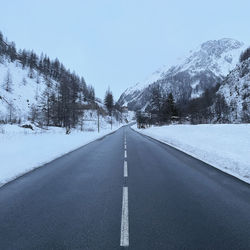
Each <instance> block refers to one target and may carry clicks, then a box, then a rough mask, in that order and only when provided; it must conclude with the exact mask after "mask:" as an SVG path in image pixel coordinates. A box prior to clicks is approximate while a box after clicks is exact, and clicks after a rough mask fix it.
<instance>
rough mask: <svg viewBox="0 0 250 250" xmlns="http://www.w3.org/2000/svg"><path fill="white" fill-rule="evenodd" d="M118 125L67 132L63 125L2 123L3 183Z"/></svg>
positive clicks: (0, 174)
mask: <svg viewBox="0 0 250 250" xmlns="http://www.w3.org/2000/svg"><path fill="white" fill-rule="evenodd" d="M118 128H119V126H118V125H117V126H116V127H115V128H114V129H113V130H111V129H110V128H108V127H106V128H102V129H101V132H100V133H98V132H97V131H84V132H81V131H77V130H73V131H72V132H71V133H70V134H69V135H66V134H65V129H63V128H55V127H52V128H49V129H48V130H47V131H45V130H42V129H38V128H35V130H34V131H32V130H31V129H25V128H21V127H19V126H18V125H1V126H0V159H1V164H0V186H2V185H4V184H5V183H7V182H9V181H11V180H13V179H15V178H17V177H18V176H20V175H22V174H24V173H26V172H29V171H31V170H32V169H34V168H37V167H39V166H42V165H44V164H45V163H47V162H50V161H52V160H54V159H55V158H58V157H60V156H62V155H64V154H66V153H68V152H70V151H72V150H74V149H77V148H79V147H81V146H84V145H86V144H88V143H90V142H92V141H94V140H96V139H98V138H100V137H103V136H105V135H107V134H109V133H111V132H113V131H115V130H116V129H118Z"/></svg>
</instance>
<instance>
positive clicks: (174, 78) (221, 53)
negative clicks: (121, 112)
mask: <svg viewBox="0 0 250 250" xmlns="http://www.w3.org/2000/svg"><path fill="white" fill-rule="evenodd" d="M244 48H245V46H244V44H243V43H241V42H239V41H237V40H234V39H226V38H224V39H220V40H214V41H208V42H205V43H203V44H202V45H201V46H199V47H198V48H197V49H196V50H195V51H191V52H190V54H189V55H188V56H187V57H186V58H184V59H183V60H182V62H181V63H180V64H178V65H175V66H173V67H170V68H166V67H163V68H162V69H161V70H158V71H156V72H155V73H154V74H153V75H152V77H150V78H149V79H147V80H146V81H145V82H142V83H137V84H136V85H135V86H133V87H130V88H128V89H127V90H126V91H125V92H124V93H123V94H122V95H121V97H120V99H119V104H121V105H127V106H128V107H129V108H130V109H134V110H136V109H141V108H143V107H145V106H146V105H147V103H148V101H149V100H150V97H151V89H152V87H153V86H154V85H156V84H159V85H160V87H161V90H162V93H164V94H166V93H169V92H172V93H173V95H174V97H175V99H177V100H187V99H190V98H195V97H199V96H200V95H201V94H202V93H203V92H204V90H205V89H206V88H210V87H212V86H214V85H215V84H216V83H217V82H220V81H221V80H223V78H224V77H225V76H226V75H227V74H228V73H229V72H230V71H231V70H232V69H233V68H234V67H235V65H236V64H237V62H238V59H239V55H240V53H241V52H242V50H243V49H244Z"/></svg>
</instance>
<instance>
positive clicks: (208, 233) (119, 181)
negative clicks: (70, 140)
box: [0, 127, 250, 250]
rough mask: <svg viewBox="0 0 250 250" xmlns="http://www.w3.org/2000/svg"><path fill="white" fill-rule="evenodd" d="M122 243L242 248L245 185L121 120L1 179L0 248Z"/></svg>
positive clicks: (246, 221) (247, 208) (247, 231)
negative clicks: (55, 156)
mask: <svg viewBox="0 0 250 250" xmlns="http://www.w3.org/2000/svg"><path fill="white" fill-rule="evenodd" d="M41 150H42V148H41ZM122 248H127V249H143V250H145V249H250V186H249V185H248V184H245V183H243V182H241V181H239V180H237V179H236V178H234V177H231V176H229V175H227V174H224V173H222V172H221V171H218V170H216V169H214V168H213V167H211V166H209V165H207V164H205V163H203V162H201V161H199V160H197V159H194V158H192V157H191V156H188V155H186V154H184V153H182V152H180V151H178V150H176V149H173V148H171V147H169V146H167V145H163V144H162V143H160V142H157V141H155V140H153V139H149V138H147V137H145V136H142V135H140V134H138V133H136V132H134V131H133V130H132V129H130V128H129V127H124V128H121V129H119V130H118V131H116V132H115V133H113V134H111V135H109V136H106V137H104V138H102V139H100V140H97V141H95V142H93V143H90V144H88V145H86V146H84V147H82V148H80V149H78V150H76V151H74V152H72V153H69V154H67V155H65V156H63V157H61V158H58V159H57V160H54V161H52V162H50V163H49V164H46V165H45V166H43V167H41V168H39V169H37V170H35V171H33V172H31V173H29V174H26V175H24V176H23V177H21V178H19V179H17V180H15V181H13V182H11V183H9V184H7V185H5V186H3V187H2V188H1V189H0V249H4V250H8V249H15V250H16V249H18V250H19V249H25V250H27V249H91V250H92V249H108V250H111V249H122Z"/></svg>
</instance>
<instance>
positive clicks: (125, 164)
mask: <svg viewBox="0 0 250 250" xmlns="http://www.w3.org/2000/svg"><path fill="white" fill-rule="evenodd" d="M124 177H128V163H127V161H124Z"/></svg>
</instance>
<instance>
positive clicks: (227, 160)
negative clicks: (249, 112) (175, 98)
mask: <svg viewBox="0 0 250 250" xmlns="http://www.w3.org/2000/svg"><path fill="white" fill-rule="evenodd" d="M132 128H133V129H135V130H136V131H139V132H140V133H142V134H145V135H148V136H150V137H153V138H155V139H157V140H159V141H162V142H164V143H166V144H169V145H171V146H173V147H175V148H178V149H180V150H182V151H184V152H186V153H188V154H189V155H192V156H194V157H195V158H198V159H200V160H202V161H204V162H206V163H208V164H210V165H212V166H214V167H216V168H218V169H220V170H222V171H224V172H226V173H228V174H231V175H233V176H235V177H237V178H239V179H241V180H243V181H245V182H247V183H250V124H216V125H215V124H202V125H169V126H162V127H150V128H147V129H137V128H136V125H134V126H133V127H132Z"/></svg>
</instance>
